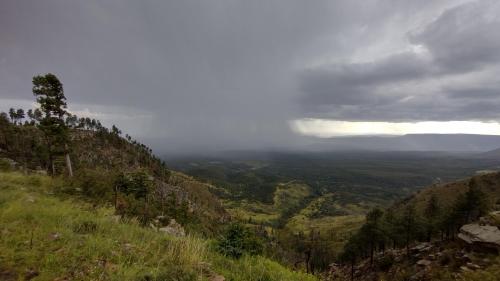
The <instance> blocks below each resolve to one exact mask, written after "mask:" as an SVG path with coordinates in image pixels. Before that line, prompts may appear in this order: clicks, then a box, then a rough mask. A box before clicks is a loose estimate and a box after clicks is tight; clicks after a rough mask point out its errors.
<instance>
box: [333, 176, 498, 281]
mask: <svg viewBox="0 0 500 281" xmlns="http://www.w3.org/2000/svg"><path fill="white" fill-rule="evenodd" d="M499 202H500V173H498V172H490V173H482V174H479V175H476V176H473V177H471V178H466V179H462V180H458V181H455V182H450V183H445V184H435V185H432V186H429V187H427V188H424V189H422V190H421V191H419V192H417V193H416V194H414V195H412V196H410V197H407V198H406V199H404V200H401V201H399V202H397V203H395V204H393V205H392V206H390V207H389V208H387V209H384V210H381V209H373V210H372V211H370V212H369V213H368V214H367V216H366V222H365V223H364V224H363V226H361V228H359V230H358V231H357V232H356V233H354V234H353V235H352V236H351V237H350V239H349V241H348V242H347V244H346V245H345V246H344V250H343V252H342V254H341V255H340V261H343V262H344V265H343V266H334V267H333V268H332V271H331V273H332V274H333V276H337V279H338V280H349V279H351V278H353V277H356V278H357V279H358V280H374V279H377V280H378V279H382V280H385V279H391V280H407V278H410V277H411V278H413V279H414V280H497V277H498V272H499V268H500V259H499V257H498V253H499V252H498V250H499V249H500V244H496V242H495V241H500V232H499V231H498V227H499V226H500V218H499V215H498V210H500V205H499V204H498V203H499ZM471 237H472V238H471ZM349 263H350V264H351V265H347V264H349ZM332 278H333V277H332ZM337 279H335V280H337Z"/></svg>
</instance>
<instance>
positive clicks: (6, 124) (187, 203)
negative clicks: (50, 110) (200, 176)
mask: <svg viewBox="0 0 500 281" xmlns="http://www.w3.org/2000/svg"><path fill="white" fill-rule="evenodd" d="M96 123H97V122H96V121H95V120H94V124H96ZM89 124H92V122H89ZM118 132H119V130H116V131H114V132H113V131H109V130H107V129H106V128H104V127H99V126H92V125H89V126H83V127H78V128H77V127H73V128H71V129H70V132H69V137H70V139H69V147H70V148H71V150H70V152H69V156H70V159H71V161H72V166H73V169H74V171H75V173H74V174H75V176H74V177H73V178H70V179H68V185H69V186H68V188H67V190H66V191H67V192H68V193H72V194H74V195H78V196H84V197H86V198H88V199H89V200H93V201H94V202H96V203H99V202H101V203H102V202H111V201H113V200H114V199H113V197H116V196H115V194H114V193H115V191H114V190H115V188H116V187H115V185H116V180H117V178H118V177H119V176H121V175H125V176H127V177H132V176H134V175H140V174H144V175H145V176H146V177H147V178H146V179H145V183H148V184H147V185H149V186H150V187H149V189H150V190H149V191H148V193H149V196H148V198H149V199H148V200H149V201H151V202H149V203H150V206H154V205H158V204H159V205H161V206H162V207H161V210H157V211H155V210H154V209H153V208H149V213H150V214H147V215H148V216H150V217H153V216H157V215H168V216H170V217H172V218H174V219H176V220H178V221H180V222H181V223H182V224H185V225H186V226H187V227H188V228H189V227H191V226H192V227H193V228H197V229H198V230H200V228H201V229H202V230H203V231H205V232H207V233H210V232H213V231H215V230H216V226H217V225H219V223H220V222H224V221H226V220H228V218H229V217H228V214H227V213H226V212H225V210H224V208H223V207H222V205H221V204H220V201H219V200H218V198H217V197H215V196H214V195H213V194H212V193H211V192H210V191H209V190H210V189H211V186H210V185H209V184H206V183H201V182H199V181H196V180H195V179H193V178H192V177H190V176H187V175H185V174H182V173H180V172H176V171H172V170H170V169H168V168H167V167H166V165H165V163H163V162H162V161H160V160H159V159H158V158H156V157H155V156H154V155H153V154H152V151H151V150H150V149H149V148H147V147H146V146H145V145H142V144H140V143H138V142H136V141H134V140H132V139H131V138H130V137H129V136H128V135H127V136H125V137H122V136H120V134H119V133H118ZM45 147H46V146H45V141H44V136H43V133H42V132H41V131H40V130H39V129H38V127H37V126H36V125H35V124H13V123H12V122H10V121H9V120H8V119H5V118H2V119H1V120H0V158H2V157H3V158H5V159H10V160H13V161H14V162H13V163H11V164H12V165H13V167H12V168H15V169H22V170H25V171H26V172H29V171H38V173H45V171H46V170H47V166H48V160H47V157H48V156H47V152H46V150H44V149H45ZM10 160H9V161H10ZM4 162H5V161H4ZM54 166H55V170H56V172H58V173H63V174H64V173H66V166H65V164H64V158H63V157H62V156H59V157H56V158H55V159H54ZM124 195H125V194H124ZM120 199H123V200H121V201H122V203H124V204H128V205H131V204H132V205H134V204H135V203H136V202H135V201H134V200H132V201H131V200H128V201H127V200H125V199H126V198H125V197H120V198H118V199H116V198H115V201H116V200H118V201H120ZM167 203H168V204H167ZM115 204H116V202H115ZM132 205H131V206H132ZM136 205H137V204H136ZM166 205H167V206H168V207H166ZM136 207H137V206H136ZM165 208H167V209H165ZM129 209H130V208H129ZM143 215H146V214H143ZM214 222H215V223H214Z"/></svg>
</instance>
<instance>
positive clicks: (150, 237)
mask: <svg viewBox="0 0 500 281" xmlns="http://www.w3.org/2000/svg"><path fill="white" fill-rule="evenodd" d="M65 184H66V183H65V182H64V180H63V179H61V178H55V179H53V178H49V177H47V176H43V175H31V176H27V175H22V174H19V173H14V172H8V173H6V172H2V173H0V233H1V236H0V280H20V279H25V280H30V279H33V278H36V280H165V281H169V280H171V281H174V280H175V281H179V280H183V281H184V280H185V281H188V280H220V279H216V278H217V276H219V277H220V276H221V275H222V276H224V277H225V278H226V280H250V281H251V280H255V281H257V280H269V281H273V280H276V281H278V280H279V281H288V280H290V281H293V280H297V281H308V280H311V281H312V280H316V279H315V278H314V277H312V276H309V275H305V274H302V273H295V272H292V271H289V270H288V269H286V268H284V267H282V266H280V265H279V264H277V263H276V262H273V261H271V260H268V259H266V258H263V257H260V256H244V257H243V258H241V259H238V260H235V259H231V258H226V257H225V256H222V255H220V254H218V253H217V252H216V251H215V250H213V247H212V246H211V245H212V242H211V241H209V240H205V239H202V238H198V237H195V236H187V237H180V238H178V237H173V236H169V235H167V234H164V233H161V232H157V231H155V230H153V229H151V228H144V227H142V226H140V225H139V223H138V222H137V221H136V220H134V219H131V220H119V219H118V217H116V216H114V210H113V209H112V208H108V207H98V206H95V205H93V204H90V203H87V202H84V201H81V200H79V199H77V198H75V197H72V196H67V195H64V194H60V193H59V189H60V188H61V186H64V185H65Z"/></svg>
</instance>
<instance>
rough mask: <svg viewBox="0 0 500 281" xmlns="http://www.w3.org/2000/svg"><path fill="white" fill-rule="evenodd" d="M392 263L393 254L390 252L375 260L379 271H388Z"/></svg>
mask: <svg viewBox="0 0 500 281" xmlns="http://www.w3.org/2000/svg"><path fill="white" fill-rule="evenodd" d="M393 264H394V256H393V255H391V254H387V255H384V256H383V257H382V258H381V259H379V260H377V268H378V269H379V270H381V271H388V270H389V269H390V268H391V267H392V265H393Z"/></svg>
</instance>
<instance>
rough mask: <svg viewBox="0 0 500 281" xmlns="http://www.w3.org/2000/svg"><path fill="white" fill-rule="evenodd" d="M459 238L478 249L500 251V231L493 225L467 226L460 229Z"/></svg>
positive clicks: (474, 224)
mask: <svg viewBox="0 0 500 281" xmlns="http://www.w3.org/2000/svg"><path fill="white" fill-rule="evenodd" d="M458 238H460V239H461V240H462V241H464V242H465V243H467V244H469V245H472V246H476V248H490V249H495V250H497V251H498V250H500V230H499V229H498V227H496V226H493V225H480V224H477V223H473V224H466V225H464V226H462V227H461V228H460V233H459V234H458Z"/></svg>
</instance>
